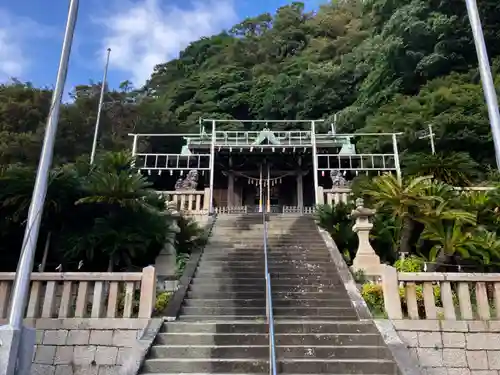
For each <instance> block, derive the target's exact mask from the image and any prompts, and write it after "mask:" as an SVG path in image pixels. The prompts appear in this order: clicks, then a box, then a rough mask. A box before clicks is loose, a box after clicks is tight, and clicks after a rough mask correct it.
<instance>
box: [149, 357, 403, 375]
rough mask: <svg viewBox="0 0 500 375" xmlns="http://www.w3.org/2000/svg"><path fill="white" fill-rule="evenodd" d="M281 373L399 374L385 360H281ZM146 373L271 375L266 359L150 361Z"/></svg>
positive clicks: (156, 359)
mask: <svg viewBox="0 0 500 375" xmlns="http://www.w3.org/2000/svg"><path fill="white" fill-rule="evenodd" d="M277 367H278V371H279V372H280V373H287V374H313V373H314V374H317V373H328V374H374V373H380V374H394V375H395V374H397V373H398V369H397V366H396V365H395V364H394V362H393V361H391V360H384V359H322V360H319V359H315V358H311V359H282V360H279V361H278V364H277ZM143 371H145V372H150V373H170V374H172V373H176V374H185V373H189V374H191V373H200V372H208V373H212V374H219V373H231V374H247V373H268V372H269V363H268V361H267V360H255V359H220V358H217V359H193V358H183V359H181V358H161V359H160V358H154V359H147V360H146V361H145V362H144V365H143Z"/></svg>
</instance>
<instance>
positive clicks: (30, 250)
mask: <svg viewBox="0 0 500 375" xmlns="http://www.w3.org/2000/svg"><path fill="white" fill-rule="evenodd" d="M78 2H79V0H71V1H70V5H69V12H68V20H67V23H66V30H65V33H64V42H63V46H62V53H61V58H60V61H59V70H58V72H57V81H56V86H55V89H54V93H53V94H52V103H51V110H50V113H49V118H48V120H47V126H46V129H45V138H44V141H43V147H42V151H41V154H40V162H39V164H38V171H37V174H36V180H35V187H34V189H33V195H32V198H31V204H30V208H29V211H28V220H27V222H26V230H25V232H24V239H23V247H22V249H21V256H20V259H19V263H18V265H17V271H16V278H15V280H14V287H13V292H12V298H11V302H12V303H11V309H10V313H9V325H10V326H12V327H13V328H14V329H21V328H22V324H23V318H24V309H25V307H26V302H27V299H28V292H29V287H30V278H31V271H32V269H33V261H34V257H35V251H36V243H37V239H38V233H39V230H40V223H41V219H42V212H43V205H44V203H45V196H46V194H47V185H48V177H49V171H50V167H51V165H52V156H53V153H54V143H55V138H56V132H57V125H58V121H59V109H60V107H61V100H62V95H63V91H64V85H65V82H66V76H67V72H68V61H69V56H70V54H71V45H72V42H73V34H74V32H75V25H76V20H77V16H78Z"/></svg>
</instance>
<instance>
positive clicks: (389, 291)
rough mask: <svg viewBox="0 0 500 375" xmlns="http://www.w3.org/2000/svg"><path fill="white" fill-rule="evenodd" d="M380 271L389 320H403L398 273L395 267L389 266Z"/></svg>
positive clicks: (381, 268) (384, 266)
mask: <svg viewBox="0 0 500 375" xmlns="http://www.w3.org/2000/svg"><path fill="white" fill-rule="evenodd" d="M380 270H381V275H382V291H383V294H384V308H385V312H386V313H387V316H388V317H389V319H403V310H402V309H401V299H400V297H399V282H398V272H397V271H396V269H395V268H394V267H391V266H388V265H383V266H381V267H380Z"/></svg>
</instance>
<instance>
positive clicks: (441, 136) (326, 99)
mask: <svg viewBox="0 0 500 375" xmlns="http://www.w3.org/2000/svg"><path fill="white" fill-rule="evenodd" d="M336 3H337V2H336V1H335V2H332V3H330V4H326V5H324V6H322V7H321V8H320V9H319V10H318V11H317V12H305V11H304V6H303V4H301V3H298V2H296V3H291V4H290V5H288V6H285V7H283V8H281V9H279V10H277V12H276V13H275V14H262V15H260V16H258V17H255V18H250V19H246V20H244V21H242V22H241V23H240V24H238V25H235V26H234V27H233V28H231V29H230V30H227V31H224V32H222V33H221V34H219V35H215V36H211V37H207V38H203V39H201V40H199V41H196V42H193V43H192V44H191V45H190V46H189V47H188V48H186V49H185V50H184V51H182V52H181V53H180V55H179V58H178V59H176V60H172V61H169V62H165V63H164V64H160V65H158V66H157V67H156V68H155V70H154V72H152V75H151V78H150V80H149V81H148V82H147V83H146V85H145V86H144V87H143V88H140V89H138V90H132V89H131V88H130V83H129V82H124V84H123V85H122V87H121V88H120V89H119V90H116V91H113V92H108V93H107V95H106V98H105V100H106V102H107V104H106V106H105V109H104V114H103V122H102V124H103V127H102V132H101V136H100V146H99V147H100V148H101V149H106V150H117V149H122V148H123V147H129V145H130V139H128V137H127V133H129V132H131V131H136V132H191V131H198V118H199V117H200V116H203V117H212V118H234V119H296V118H297V119H298V118H300V119H304V118H311V119H317V118H325V119H329V120H330V121H332V120H333V115H334V114H336V113H338V116H337V120H338V122H337V125H338V131H341V132H357V131H363V132H378V131H387V132H388V131H395V130H397V131H404V132H405V136H404V137H402V138H401V140H400V142H401V143H400V151H402V152H403V153H404V155H405V159H404V160H407V161H409V162H411V161H412V159H415V158H416V157H418V156H412V155H417V153H418V152H428V151H429V145H428V141H425V140H417V139H416V136H415V132H416V131H418V130H421V129H424V128H425V127H426V126H427V125H428V124H432V125H433V126H434V130H435V131H436V133H437V139H436V147H437V149H438V151H441V152H446V153H448V160H458V161H460V162H461V163H465V164H467V165H469V166H471V165H474V163H473V162H472V160H469V155H470V156H471V157H472V159H473V160H474V161H475V162H477V163H479V164H480V165H481V167H485V166H487V165H488V164H493V163H494V157H493V144H492V141H491V135H490V129H489V122H488V117H487V112H486V106H485V104H484V98H483V94H482V89H481V84H480V81H479V74H478V72H477V58H476V54H475V49H474V43H473V40H472V34H471V32H470V27H469V23H468V18H467V12H466V8H465V3H464V1H463V0H368V1H364V2H363V1H361V0H358V1H356V0H352V1H346V2H341V4H340V2H339V4H336ZM478 5H479V7H480V10H481V15H482V21H483V27H484V31H485V37H486V43H487V46H488V51H489V54H490V57H491V58H492V60H493V62H494V68H495V69H494V70H495V77H496V78H497V80H498V79H500V75H499V74H497V72H498V67H499V66H500V59H498V60H497V59H496V58H497V57H499V55H500V26H499V25H498V23H497V20H499V19H500V3H499V2H498V1H497V0H481V1H478ZM99 86H100V85H99V84H90V85H82V86H79V87H76V88H75V90H74V92H73V94H72V96H73V98H74V101H73V102H72V103H70V104H66V105H65V106H64V108H63V110H62V112H61V121H60V126H59V133H58V139H57V145H56V162H57V163H62V162H67V161H72V160H75V159H76V158H77V157H78V156H81V155H84V154H88V153H89V151H90V148H91V142H92V136H93V128H94V124H95V117H96V108H97V101H98V96H99ZM50 95H51V91H50V90H49V89H38V88H34V87H31V86H30V85H28V84H25V83H22V82H14V83H12V84H9V85H4V86H1V87H0V164H9V163H17V162H22V163H27V164H35V163H36V162H37V160H38V153H39V148H40V143H41V139H42V136H43V129H44V125H45V121H46V117H47V113H48V108H49V102H50ZM248 126H251V125H248ZM241 127H243V125H241ZM141 147H148V145H141ZM386 147H388V145H386V144H383V143H377V144H367V143H359V144H358V148H365V149H366V148H368V149H370V150H373V151H375V150H384V149H385V148H386ZM452 152H461V153H462V154H459V155H457V154H450V153H452ZM450 155H451V156H450ZM413 161H414V160H413Z"/></svg>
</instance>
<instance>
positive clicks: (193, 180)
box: [175, 169, 198, 191]
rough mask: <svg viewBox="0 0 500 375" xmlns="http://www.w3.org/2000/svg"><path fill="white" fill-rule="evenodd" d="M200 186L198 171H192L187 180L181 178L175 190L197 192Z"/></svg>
mask: <svg viewBox="0 0 500 375" xmlns="http://www.w3.org/2000/svg"><path fill="white" fill-rule="evenodd" d="M197 186H198V171H197V170H195V169H192V170H190V171H189V173H188V174H187V176H186V178H185V179H184V180H183V179H182V178H179V179H178V180H177V182H176V183H175V190H176V191H179V190H196V187H197Z"/></svg>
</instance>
